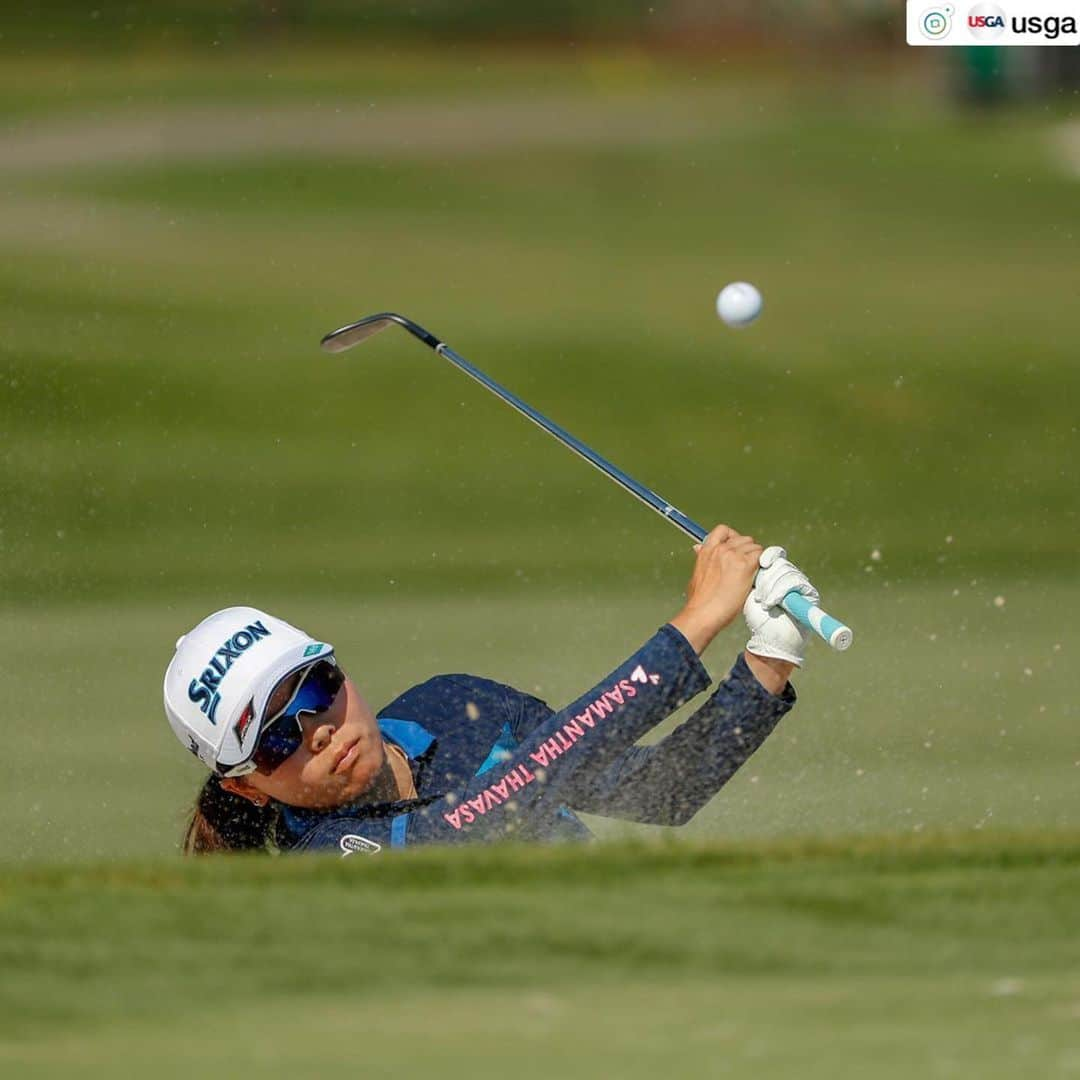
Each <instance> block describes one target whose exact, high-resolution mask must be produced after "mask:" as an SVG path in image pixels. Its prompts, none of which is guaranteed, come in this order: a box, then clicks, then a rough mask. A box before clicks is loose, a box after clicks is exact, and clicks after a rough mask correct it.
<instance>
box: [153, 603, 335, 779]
mask: <svg viewBox="0 0 1080 1080" xmlns="http://www.w3.org/2000/svg"><path fill="white" fill-rule="evenodd" d="M333 654H334V647H333V646H332V645H328V644H326V642H323V641H316V640H315V639H314V638H313V637H311V636H310V635H308V634H305V633H304V631H303V630H298V629H297V628H296V627H295V626H291V625H290V624H289V623H287V622H284V621H283V620H282V619H276V618H274V616H273V615H268V614H267V613H266V612H265V611H259V609H258V608H252V607H231V608H225V609H224V610H223V611H215V612H214V614H213V615H209V616H207V617H206V618H205V619H203V621H202V622H201V623H199V625H198V626H196V627H195V629H194V630H192V631H191V632H190V633H189V634H185V635H184V636H183V637H182V638H180V639H179V640H178V641H177V643H176V654H175V655H174V656H173V658H172V660H171V661H170V663H169V666H168V668H166V670H165V715H166V716H167V717H168V719H169V725H170V726H171V727H172V729H173V731H174V732H175V733H176V737H177V738H178V739H179V740H180V742H181V743H183V745H184V747H185V748H186V749H188V750H190V751H191V753H193V754H194V755H195V756H196V757H197V758H198V759H199V760H200V761H201V762H202V763H203V764H204V765H206V766H207V767H208V768H210V769H213V770H215V771H222V770H225V769H230V768H233V767H235V766H236V765H240V764H243V763H244V762H246V761H247V760H248V759H249V758H250V757H251V755H252V754H253V753H254V752H255V744H256V743H257V742H258V738H259V731H260V729H261V726H262V722H263V718H264V717H263V714H264V713H265V711H266V703H267V701H268V700H269V699H270V695H271V694H272V693H273V692H274V688H275V687H276V686H277V685H278V683H280V682H281V680H282V679H284V678H285V677H286V676H288V675H291V674H292V673H293V672H294V671H299V670H300V669H301V668H306V667H308V666H309V665H311V664H313V663H315V661H316V660H322V659H325V658H327V657H331V658H332V657H333Z"/></svg>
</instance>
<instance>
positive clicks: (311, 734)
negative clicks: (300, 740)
mask: <svg viewBox="0 0 1080 1080" xmlns="http://www.w3.org/2000/svg"><path fill="white" fill-rule="evenodd" d="M301 723H302V724H303V727H304V739H305V741H306V742H307V744H308V748H309V749H310V750H311V752H312V753H313V754H317V753H318V752H319V751H320V750H325V749H326V747H328V746H329V745H330V740H331V739H332V738H333V737H334V732H335V731H337V725H336V724H334V723H333V722H332V721H330V720H328V719H327V717H326V713H322V714H321V715H319V716H305V717H304V718H303V719H302V720H301Z"/></svg>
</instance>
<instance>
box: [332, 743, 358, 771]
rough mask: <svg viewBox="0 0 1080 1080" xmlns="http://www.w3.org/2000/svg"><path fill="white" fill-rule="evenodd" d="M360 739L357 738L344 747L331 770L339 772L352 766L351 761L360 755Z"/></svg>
mask: <svg viewBox="0 0 1080 1080" xmlns="http://www.w3.org/2000/svg"><path fill="white" fill-rule="evenodd" d="M360 741H361V740H360V739H359V738H357V739H355V740H354V741H353V742H351V743H350V744H349V745H348V746H346V747H345V750H344V751H343V752H342V754H341V756H340V757H339V758H338V759H337V762H336V763H335V765H334V768H333V770H332V771H333V772H334V773H340V772H345V771H346V770H348V769H350V768H352V765H353V763H354V762H355V761H356V759H357V758H358V757H359V756H360Z"/></svg>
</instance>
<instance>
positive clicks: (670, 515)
mask: <svg viewBox="0 0 1080 1080" xmlns="http://www.w3.org/2000/svg"><path fill="white" fill-rule="evenodd" d="M435 351H436V352H437V353H438V354H439V355H440V356H444V357H446V359H447V360H449V361H450V363H452V364H453V365H454V366H455V367H457V368H460V369H461V370H462V371H464V372H465V374H466V375H468V376H469V377H470V378H472V379H475V380H476V381H477V382H478V383H480V385H481V386H485V387H487V389H488V390H490V391H491V392H492V393H493V394H495V395H496V397H500V398H502V400H503V401H505V402H506V404H507V405H510V406H511V407H512V408H514V409H517V411H518V412H519V413H521V415H522V416H525V417H527V418H528V419H529V420H531V421H532V422H533V423H534V424H536V425H537V427H541V428H543V429H544V430H545V431H546V432H547V433H548V434H549V435H551V436H553V437H554V438H556V439H558V440H559V442H561V443H562V444H563V446H565V447H567V448H568V449H570V450H573V451H574V453H575V454H577V455H578V457H581V458H584V459H585V460H586V461H587V462H588V463H589V464H590V465H592V466H594V467H595V468H597V469H599V470H600V471H601V472H602V473H603V474H604V475H605V476H608V477H610V478H611V479H612V480H614V481H615V483H616V484H618V485H619V486H620V487H622V488H625V489H626V490H627V491H629V492H630V494H631V495H633V496H635V497H636V498H638V499H640V500H641V501H642V502H643V503H644V504H645V505H646V506H648V507H649V508H650V509H652V510H655V511H656V512H657V513H658V514H659V515H660V516H661V517H663V518H667V520H668V521H670V522H671V523H672V525H674V526H675V527H676V528H678V529H681V530H682V531H683V532H684V533H686V535H687V536H689V537H691V538H693V539H694V540H699V541H700V540H704V539H705V537H706V536H707V535H708V531H707V530H706V529H703V528H702V527H701V526H700V525H699V524H698V523H697V522H696V521H694V520H692V519H691V518H688V517H687V516H686V515H685V514H684V513H683V512H682V511H681V510H678V509H676V508H675V507H674V506H672V505H671V504H670V503H669V502H667V501H666V500H665V499H662V498H661V497H660V496H659V495H657V494H656V492H655V491H650V490H649V489H648V488H647V487H646V486H645V485H644V484H641V483H639V482H638V481H637V480H635V479H634V478H633V477H632V476H629V475H627V474H626V473H624V472H623V471H622V469H620V468H619V467H618V466H616V465H612V463H611V462H610V461H608V460H607V458H605V457H603V456H601V455H600V454H598V453H597V452H596V451H595V450H594V449H593V448H592V447H591V446H587V445H586V444H585V443H583V442H582V441H581V440H580V439H578V438H576V437H575V436H573V435H571V434H570V432H569V431H567V430H566V429H565V428H561V427H559V425H558V424H556V423H555V422H554V421H553V420H549V419H548V418H547V417H546V416H544V414H543V413H541V412H537V410H536V409H534V408H533V407H532V406H531V405H530V404H529V403H528V402H527V401H522V400H521V398H519V397H518V396H517V394H515V393H513V392H511V391H510V390H507V389H506V387H505V386H502V385H500V384H499V383H497V382H496V381H495V380H494V379H493V378H491V377H490V376H489V375H485V374H484V372H482V371H481V370H480V369H479V368H477V367H474V366H473V365H472V364H470V363H469V361H468V360H466V359H465V357H464V356H461V355H460V354H459V353H456V352H454V350H453V349H451V348H450V346H449V345H444V344H439V345H438V346H437V347H436V349H435Z"/></svg>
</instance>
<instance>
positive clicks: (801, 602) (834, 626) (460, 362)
mask: <svg viewBox="0 0 1080 1080" xmlns="http://www.w3.org/2000/svg"><path fill="white" fill-rule="evenodd" d="M388 326H400V327H402V328H403V329H405V330H408V332H409V333H410V334H412V335H413V337H415V338H418V339H419V340H420V341H422V342H423V343H424V344H425V345H427V346H428V347H429V348H431V349H434V350H435V352H436V353H438V354H439V355H440V356H443V357H445V358H446V359H447V360H449V361H450V362H451V363H452V364H453V365H454V366H455V367H458V368H460V369H461V370H462V371H464V372H465V374H466V375H468V376H470V377H471V378H473V379H475V380H476V381H477V382H478V383H481V384H482V385H483V386H486V387H487V389H488V390H490V391H491V392H492V393H493V394H495V395H497V396H498V397H500V398H502V400H503V401H505V402H506V404H507V405H510V406H512V407H513V408H515V409H517V411H518V412H519V413H521V414H522V415H523V416H526V417H528V418H529V419H530V420H531V421H532V422H533V423H534V424H537V425H539V426H540V427H542V428H543V429H544V430H545V431H546V432H547V433H548V434H549V435H552V436H554V437H555V438H556V439H558V440H559V442H561V443H562V444H563V445H564V446H566V447H568V448H569V449H571V450H573V451H574V453H575V454H577V455H578V456H579V457H582V458H584V459H585V460H586V461H587V462H589V464H591V465H593V466H595V467H596V468H597V469H599V470H600V471H601V472H602V473H604V475H605V476H608V477H610V478H611V479H612V480H614V481H615V483H616V484H618V485H619V486H620V487H623V488H625V489H626V490H627V491H629V492H630V494H631V495H634V496H635V497H636V498H638V499H640V500H641V501H642V502H643V503H645V505H646V506H648V507H650V508H651V509H653V510H655V511H656V512H657V513H658V514H659V515H660V516H661V517H664V518H667V520H668V521H670V522H671V523H672V524H673V525H674V526H675V527H676V528H677V529H681V530H682V531H683V532H684V533H686V535H687V536H690V537H692V538H693V539H694V540H696V541H698V542H699V543H700V542H701V541H702V540H704V539H705V537H706V536H707V535H708V530H707V529H703V528H702V527H701V526H700V525H699V524H698V523H697V522H696V521H693V520H692V519H691V518H688V517H687V516H686V515H685V514H684V513H683V512H682V511H681V510H677V509H676V508H675V507H674V506H672V505H671V504H670V503H668V502H667V501H666V500H665V499H662V498H660V496H659V495H657V494H656V493H655V492H654V491H650V490H649V489H648V488H647V487H645V486H644V485H643V484H640V483H638V481H637V480H635V479H634V478H633V477H632V476H628V475H627V474H626V473H624V472H623V471H622V470H621V469H618V468H616V467H615V466H614V465H612V464H611V462H610V461H608V460H607V459H606V458H603V457H601V456H600V455H599V454H598V453H597V452H596V451H595V450H593V449H592V448H591V447H590V446H586V444H585V443H583V442H582V441H581V440H580V439H576V438H575V437H574V436H573V435H571V434H570V433H569V432H568V431H564V430H563V429H562V428H561V427H559V425H558V424H556V423H554V422H552V421H551V420H549V419H548V418H547V417H546V416H544V415H543V414H542V413H539V412H537V411H536V409H534V408H533V407H532V406H531V405H529V404H527V403H526V402H524V401H522V400H521V398H519V397H517V395H515V394H512V393H511V392H510V391H509V390H507V389H506V388H505V387H503V386H500V385H499V384H498V383H497V382H495V380H494V379H491V378H489V377H488V376H487V375H485V374H484V373H483V372H482V371H481V370H480V369H479V368H476V367H474V366H473V365H472V364H470V363H469V361H468V360H466V359H465V358H464V357H463V356H460V355H459V354H458V353H456V352H454V350H453V349H451V348H450V346H449V345H447V344H446V343H445V342H442V341H440V340H439V339H438V338H437V337H436V336H435V335H434V334H432V333H431V332H430V331H428V330H425V329H424V328H423V327H422V326H420V325H419V324H418V323H415V322H413V321H412V320H411V319H407V318H405V316H404V315H398V314H395V313H394V312H390V311H384V312H380V313H379V314H377V315H368V316H367V317H366V318H363V319H360V320H359V321H358V322H354V323H349V324H348V325H347V326H342V327H340V328H339V329H337V330H332V331H331V332H330V333H329V334H327V335H326V336H325V337H324V338H323V339H322V341H321V343H320V344H321V345H322V348H323V349H324V350H325V351H326V352H331V353H339V352H344V351H345V350H346V349H351V348H352V347H353V346H354V345H359V344H360V343H361V342H363V341H366V340H367V339H368V338H369V337H372V336H373V335H375V334H377V333H379V332H380V331H382V330H385V329H386V328H387V327H388ZM781 606H782V607H783V608H784V610H785V611H786V612H787V613H788V614H789V615H791V616H792V618H794V619H797V620H798V621H799V622H800V623H802V625H803V626H805V627H807V628H808V629H810V630H813V631H814V633H816V634H817V635H818V636H819V637H821V638H822V639H823V640H824V641H826V642H827V643H828V644H829V645H830V646H831V647H832V648H834V649H836V650H838V651H841V652H842V651H843V650H845V649H847V648H849V647H850V645H851V642H852V636H853V635H852V632H851V629H850V628H849V627H847V626H845V625H844V624H843V623H842V622H840V621H839V620H838V619H835V618H833V616H831V615H829V614H827V613H826V612H824V611H823V610H822V609H821V608H820V607H818V606H817V605H816V604H814V603H812V602H811V601H810V600H808V599H807V598H806V597H805V596H803V595H802V594H801V593H799V592H796V591H792V592H789V593H788V594H787V596H785V597H784V599H783V600H782V601H781Z"/></svg>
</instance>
